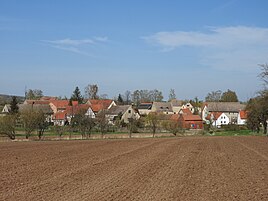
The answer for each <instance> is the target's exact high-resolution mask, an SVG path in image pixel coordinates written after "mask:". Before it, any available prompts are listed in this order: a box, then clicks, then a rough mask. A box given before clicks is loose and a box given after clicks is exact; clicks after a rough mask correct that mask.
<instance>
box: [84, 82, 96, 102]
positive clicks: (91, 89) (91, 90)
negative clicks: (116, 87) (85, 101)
mask: <svg viewBox="0 0 268 201" xmlns="http://www.w3.org/2000/svg"><path fill="white" fill-rule="evenodd" d="M98 91H99V87H98V85H97V84H89V85H87V86H86V87H85V96H86V98H89V99H99V96H98Z"/></svg>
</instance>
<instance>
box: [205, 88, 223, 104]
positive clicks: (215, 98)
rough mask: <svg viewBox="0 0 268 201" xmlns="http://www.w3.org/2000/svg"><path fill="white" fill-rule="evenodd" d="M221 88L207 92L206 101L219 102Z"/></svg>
mask: <svg viewBox="0 0 268 201" xmlns="http://www.w3.org/2000/svg"><path fill="white" fill-rule="evenodd" d="M221 94H222V92H221V90H217V91H212V92H210V93H208V94H207V96H206V98H205V100H206V102H219V101H220V100H221Z"/></svg>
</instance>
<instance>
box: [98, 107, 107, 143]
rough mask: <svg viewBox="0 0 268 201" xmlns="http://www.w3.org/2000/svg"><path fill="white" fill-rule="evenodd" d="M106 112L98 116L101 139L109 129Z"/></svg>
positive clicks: (101, 112) (103, 111)
mask: <svg viewBox="0 0 268 201" xmlns="http://www.w3.org/2000/svg"><path fill="white" fill-rule="evenodd" d="M106 113H107V112H106V110H102V111H100V112H99V113H98V114H97V117H96V122H97V125H98V127H99V129H100V132H101V137H102V138H103V137H104V133H105V132H106V130H107V127H108V120H107V118H106Z"/></svg>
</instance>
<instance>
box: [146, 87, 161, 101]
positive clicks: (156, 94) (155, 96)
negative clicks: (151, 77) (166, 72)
mask: <svg viewBox="0 0 268 201" xmlns="http://www.w3.org/2000/svg"><path fill="white" fill-rule="evenodd" d="M149 94H150V95H149V97H151V101H156V102H161V101H163V98H164V97H163V94H162V92H161V91H159V90H157V89H154V90H152V91H150V92H149Z"/></svg>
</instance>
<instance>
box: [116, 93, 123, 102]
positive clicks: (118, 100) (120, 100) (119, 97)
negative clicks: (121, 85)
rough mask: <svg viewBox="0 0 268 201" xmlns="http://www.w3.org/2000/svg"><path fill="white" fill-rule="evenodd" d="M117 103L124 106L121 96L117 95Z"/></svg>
mask: <svg viewBox="0 0 268 201" xmlns="http://www.w3.org/2000/svg"><path fill="white" fill-rule="evenodd" d="M117 103H118V105H123V104H124V100H123V98H122V96H121V94H119V95H118V98H117Z"/></svg>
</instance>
